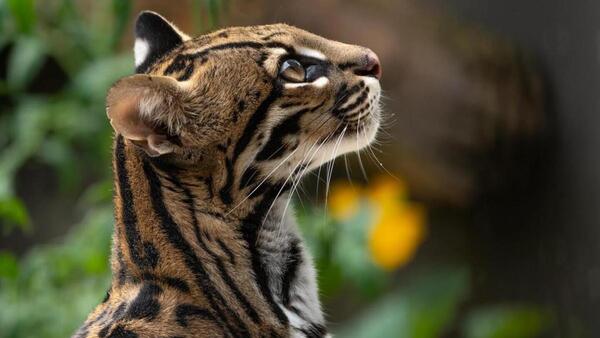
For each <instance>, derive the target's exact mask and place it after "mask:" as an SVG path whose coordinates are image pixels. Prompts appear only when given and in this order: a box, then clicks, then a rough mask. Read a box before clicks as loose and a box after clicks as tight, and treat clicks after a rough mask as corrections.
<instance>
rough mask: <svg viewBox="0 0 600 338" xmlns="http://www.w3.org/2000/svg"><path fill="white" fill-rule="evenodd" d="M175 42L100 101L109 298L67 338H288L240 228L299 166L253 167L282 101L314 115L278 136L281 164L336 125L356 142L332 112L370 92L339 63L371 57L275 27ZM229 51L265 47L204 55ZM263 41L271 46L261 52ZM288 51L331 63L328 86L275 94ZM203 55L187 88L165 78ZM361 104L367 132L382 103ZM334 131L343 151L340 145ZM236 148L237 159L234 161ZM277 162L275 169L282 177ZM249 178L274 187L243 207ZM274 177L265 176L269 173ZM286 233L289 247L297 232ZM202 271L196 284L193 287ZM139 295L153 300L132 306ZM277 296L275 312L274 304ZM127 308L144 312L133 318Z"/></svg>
mask: <svg viewBox="0 0 600 338" xmlns="http://www.w3.org/2000/svg"><path fill="white" fill-rule="evenodd" d="M269 36H271V37H269ZM184 40H185V41H184V42H183V44H181V45H180V46H179V47H177V48H175V49H174V50H172V51H171V52H169V53H168V54H166V55H164V56H163V57H162V58H161V59H160V60H158V62H156V63H154V64H153V65H152V66H151V68H150V69H149V70H148V71H147V72H146V74H139V75H133V76H130V77H127V78H125V79H122V80H120V81H119V82H117V83H116V84H115V85H114V86H113V88H112V89H111V90H110V92H109V94H108V99H107V113H108V115H109V118H110V119H111V123H112V125H113V127H114V128H115V130H116V131H117V136H116V145H115V160H114V168H115V172H114V175H115V201H114V202H115V215H116V223H115V232H114V236H113V254H112V262H111V264H112V270H113V282H112V286H111V288H110V291H109V293H108V299H107V300H106V301H105V302H104V303H102V304H100V305H99V306H98V307H97V308H96V309H95V310H94V311H93V312H92V313H91V314H90V316H89V317H88V319H87V321H86V323H85V324H84V326H83V327H82V328H81V329H80V330H79V331H78V333H76V337H112V338H117V337H229V336H231V337H236V336H244V337H263V336H266V337H288V336H291V334H292V331H291V328H290V323H289V322H288V320H284V321H282V320H281V319H280V318H278V317H277V313H276V312H277V311H275V310H274V308H273V304H271V303H270V301H269V297H271V295H265V290H264V287H261V285H260V282H259V279H260V276H257V270H256V267H255V264H256V262H255V261H253V259H254V258H256V257H253V256H252V255H256V252H255V251H256V249H253V246H254V245H255V243H254V242H252V241H251V242H248V237H247V235H248V233H247V230H246V229H248V227H250V229H257V230H256V231H262V230H261V225H260V224H258V223H260V221H257V220H256V219H254V218H252V217H253V216H252V215H254V214H256V213H257V212H258V213H259V214H260V213H261V212H262V213H264V212H265V211H266V210H257V208H259V209H260V208H262V209H265V207H264V206H262V207H260V205H261V203H262V204H264V203H265V200H267V197H265V196H270V197H268V198H271V199H273V203H275V202H276V199H277V198H278V197H279V194H277V195H276V196H275V193H276V189H277V187H279V186H282V187H283V186H285V185H286V184H285V183H286V181H287V180H286V181H284V179H285V178H286V177H288V176H289V175H290V174H292V173H293V169H294V167H296V165H297V164H301V161H300V159H301V157H298V158H297V157H292V158H291V159H290V160H289V161H287V162H285V161H284V162H281V158H279V159H278V160H277V161H274V160H273V161H271V160H269V159H268V158H267V159H263V160H262V161H258V160H256V159H255V157H256V156H257V154H259V153H260V151H261V148H263V147H265V143H267V142H269V141H270V139H269V137H271V138H273V137H274V136H273V134H274V133H275V131H274V128H276V127H277V126H278V125H281V123H282V121H286V119H289V118H290V117H291V116H292V115H293V113H295V112H291V111H290V109H285V108H283V107H284V106H285V104H286V103H295V104H298V105H299V106H301V107H305V108H306V110H309V108H310V109H312V110H311V111H308V112H307V113H306V116H301V117H300V118H298V122H297V124H298V128H299V132H298V133H297V134H293V135H285V137H283V138H282V140H281V146H282V147H284V148H285V149H286V151H287V153H289V154H292V153H293V151H294V150H293V149H298V151H297V153H298V154H305V155H310V152H311V151H312V150H313V149H315V148H316V147H315V146H317V145H319V144H320V143H319V142H321V143H323V142H324V141H325V140H326V138H327V137H328V136H332V135H333V132H334V131H340V125H342V126H346V129H344V132H346V130H351V129H352V128H354V129H355V130H356V133H357V135H358V133H359V132H360V131H361V129H360V128H361V125H360V122H359V123H358V126H356V125H353V122H350V121H344V120H343V117H342V118H335V117H334V116H333V115H332V114H331V112H332V110H333V109H334V108H336V106H335V104H336V102H335V101H336V98H335V96H336V93H337V92H338V91H340V90H341V89H340V88H343V87H342V86H347V87H348V88H351V87H352V86H356V88H357V91H358V90H359V89H360V90H362V91H364V92H365V93H368V92H369V91H368V88H367V89H365V88H366V87H365V85H364V82H361V81H362V80H361V78H360V77H357V76H356V75H355V74H353V73H352V68H351V67H349V69H341V68H335V67H336V65H340V67H341V65H343V64H357V65H359V66H360V65H361V63H362V62H363V61H364V59H365V53H366V51H367V49H365V48H363V47H358V46H353V45H347V44H342V43H339V42H335V41H330V40H326V39H324V38H322V37H319V36H317V35H314V34H311V33H308V32H305V31H303V30H300V29H298V28H295V27H291V26H288V25H284V24H277V25H268V26H255V27H234V28H228V29H224V30H220V31H217V32H214V33H212V34H208V35H204V36H200V37H198V38H194V39H189V40H188V39H187V38H185V39H184ZM235 43H247V44H251V45H252V46H254V45H260V46H263V47H248V48H231V49H224V50H214V51H210V50H211V48H214V47H216V46H222V45H224V44H235ZM269 44H272V45H273V46H274V47H266V46H267V45H269ZM279 45H282V46H287V47H288V50H286V49H285V48H280V47H277V46H279ZM294 48H310V49H313V50H315V51H318V52H320V53H322V54H323V55H324V56H326V58H327V61H328V62H330V63H331V65H332V66H331V67H333V68H332V69H333V70H332V71H331V72H330V73H329V75H328V83H327V85H326V86H324V87H323V88H317V87H315V86H311V85H307V86H298V87H289V88H288V87H285V86H283V87H281V88H280V89H278V90H279V92H277V96H276V97H275V96H274V95H273V93H275V88H274V86H275V84H276V83H278V82H277V81H278V80H277V76H278V68H279V64H280V63H279V59H280V57H281V56H282V55H285V54H287V53H289V52H290V49H294ZM207 50H209V51H210V52H208V54H207V55H205V56H202V57H197V58H193V59H186V60H187V61H185V62H192V63H193V72H192V73H191V74H188V75H189V76H188V77H187V78H186V79H185V80H183V81H178V80H176V79H178V78H181V77H182V76H183V75H185V73H186V71H188V68H189V67H179V69H177V70H176V71H172V72H169V68H170V67H171V68H173V65H174V64H176V62H177V60H178V57H179V58H181V57H182V56H185V55H193V54H195V53H197V54H202V53H204V52H205V51H207ZM184 59H185V58H183V59H182V60H184ZM190 60H191V61H190ZM185 62H184V63H185ZM360 83H362V84H360ZM359 84H360V86H359ZM376 98H377V99H378V96H377V97H376ZM268 100H271V101H270V102H269V101H268ZM356 100H358V98H357V99H356ZM371 101H375V97H373V98H372V99H371ZM265 102H266V103H268V107H267V108H268V111H265V114H267V115H266V117H264V118H263V119H262V120H260V124H258V125H257V126H256V128H255V129H252V130H250V131H251V132H252V134H251V135H250V136H251V137H250V139H248V144H247V145H245V146H244V142H243V137H244V133H248V130H249V129H248V128H249V125H251V124H252V123H253V122H252V121H253V119H256V116H255V115H257V114H258V112H259V111H260V109H261V106H263V105H266V103H265ZM350 103H351V102H350V101H349V102H348V103H347V105H350ZM370 103H371V105H369V106H364V105H366V102H364V105H363V106H364V107H366V108H369V109H367V110H366V113H365V114H364V115H365V117H364V118H362V122H363V123H364V125H363V128H364V130H365V134H366V133H367V130H368V131H369V132H373V129H375V130H376V128H377V125H378V115H377V114H378V110H375V108H372V106H375V105H376V104H377V103H376V102H370ZM361 104H362V102H361ZM338 108H339V107H338ZM265 109H266V108H265ZM363 110H364V109H363ZM340 119H341V120H340ZM359 120H361V115H360V114H359ZM343 122H345V124H344V123H343ZM261 135H262V136H261ZM340 135H341V136H340V137H339V139H340V142H341V139H342V137H343V136H344V135H343V134H340ZM335 136H336V137H337V134H336V135H335ZM328 142H330V141H328ZM352 142H354V141H353V140H352ZM294 143H296V144H295V145H294ZM323 144H325V143H323ZM242 146H244V147H243V151H241V152H239V153H236V152H237V151H238V148H242ZM311 146H312V147H311ZM345 151H349V150H345ZM287 153H286V154H287ZM148 155H150V156H148ZM159 155H162V156H159ZM313 155H314V154H313ZM152 156H155V157H152ZM156 156H158V157H156ZM320 156H321V155H320ZM323 156H325V155H322V156H321V157H323ZM306 159H308V156H304V160H306ZM304 160H303V161H304ZM321 162H322V161H321ZM278 163H281V164H282V165H281V166H280V168H279V169H277V167H276V164H278ZM320 164H321V163H316V162H314V161H313V162H311V163H308V162H307V163H306V166H307V167H308V168H309V169H310V168H313V167H316V166H318V165H320ZM251 169H253V170H255V171H256V172H257V177H258V178H264V180H266V179H267V178H269V181H268V184H270V186H269V187H270V188H269V189H271V190H266V192H262V194H263V195H256V196H250V197H249V194H250V193H251V192H252V191H253V190H256V189H257V187H259V186H260V185H259V184H258V182H256V181H255V182H254V185H249V186H246V187H243V186H242V184H241V179H242V177H243V176H244V174H245V173H246V171H248V170H251ZM275 169H277V170H275ZM269 172H271V173H272V175H270V176H269V175H267V173H269ZM154 178H155V179H156V180H154ZM255 180H256V179H255ZM268 201H269V202H270V200H268ZM157 203H158V204H159V205H158V207H157ZM163 207H164V209H163ZM128 213H129V214H131V213H133V214H134V217H133V216H131V217H133V218H131V217H130V216H127V215H128ZM127 217H129V218H127ZM165 217H166V218H167V219H170V221H168V222H167V221H165ZM264 217H266V216H263V217H262V218H261V219H264ZM282 220H283V217H282ZM263 224H264V221H263ZM173 233H176V234H175V235H173ZM254 235H256V234H254ZM259 235H260V234H259ZM290 236H292V237H290V238H292V240H293V241H297V240H296V239H294V238H295V237H294V236H295V235H294V233H291V234H290ZM250 238H251V239H252V238H254V237H250ZM254 240H255V239H254ZM295 243H297V242H295ZM182 247H185V248H187V249H189V250H182V249H181V248H182ZM136 259H137V260H136ZM253 264H254V265H253ZM200 265H201V266H202V267H201V269H203V271H204V273H205V275H202V276H200V277H201V278H198V277H199V276H198V273H197V268H198V266H200ZM259 272H260V271H259ZM207 276H208V277H207ZM174 280H175V282H174ZM203 283H209V284H210V287H209V288H208V289H207V288H206V287H205V286H204V284H203ZM174 284H177V285H175V286H174ZM232 284H233V286H232ZM269 285H270V284H269ZM142 290H145V291H142ZM148 290H154V291H148ZM144 292H146V293H147V294H146V295H147V296H148V297H145V298H144V297H142V296H140V295H141V294H142V293H144ZM240 295H241V296H240ZM273 297H274V299H275V300H274V301H276V302H278V304H279V302H281V299H280V298H281V297H282V296H281V295H280V296H277V295H275V296H273ZM241 299H243V301H242V300H241ZM136 302H139V303H140V304H142V305H143V306H141V307H140V308H136V307H135V304H136ZM244 302H247V304H244ZM187 305H189V306H192V307H193V310H191V312H190V313H189V314H188V315H186V316H181V315H180V314H181V312H182V311H184V310H186V309H187V310H189V309H190V307H186V306H187ZM277 306H281V305H277ZM248 307H250V309H249V308H248ZM119 309H120V310H119ZM153 310H156V311H155V312H152V311H153ZM119 311H120V312H119ZM204 311H205V312H204ZM140 313H141V314H142V315H141V316H140ZM252 313H255V315H253V314H252ZM253 316H256V317H258V320H257V319H256V318H252V317H253ZM209 317H210V318H209ZM181 318H183V319H184V322H185V323H182V321H181ZM315 324H318V325H323V323H315ZM242 326H243V327H244V328H242ZM231 327H233V330H230V328H231ZM319 330H321V329H319ZM298 332H300V331H298ZM321 334H324V333H320V334H318V335H314V336H315V337H317V336H321Z"/></svg>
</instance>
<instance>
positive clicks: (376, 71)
mask: <svg viewBox="0 0 600 338" xmlns="http://www.w3.org/2000/svg"><path fill="white" fill-rule="evenodd" d="M354 73H355V74H356V75H360V76H372V77H374V78H376V79H378V80H379V79H381V63H380V62H379V57H377V54H375V53H374V52H373V51H372V50H370V49H368V50H367V53H366V54H365V56H364V62H363V63H362V64H361V65H360V66H358V67H357V68H356V69H355V70H354Z"/></svg>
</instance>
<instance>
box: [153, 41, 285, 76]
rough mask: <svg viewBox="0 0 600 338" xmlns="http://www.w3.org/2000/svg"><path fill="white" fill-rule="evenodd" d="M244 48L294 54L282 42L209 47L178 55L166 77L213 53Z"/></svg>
mask: <svg viewBox="0 0 600 338" xmlns="http://www.w3.org/2000/svg"><path fill="white" fill-rule="evenodd" d="M243 48H249V49H255V50H260V49H263V48H283V49H285V51H286V52H287V53H288V54H291V53H294V48H293V47H291V46H288V45H286V44H284V43H280V42H267V43H260V42H255V41H238V42H230V43H224V44H221V45H215V46H212V47H207V48H206V49H204V50H202V51H199V52H195V53H192V54H179V55H177V56H176V57H175V58H174V60H173V62H171V64H170V65H169V66H168V67H167V69H165V72H164V75H169V74H172V73H174V72H176V71H181V70H183V69H184V68H185V67H186V65H187V64H189V63H190V62H191V63H193V62H194V60H196V59H198V58H201V59H203V60H205V59H206V57H207V56H208V54H210V53H211V52H216V51H223V50H228V49H243Z"/></svg>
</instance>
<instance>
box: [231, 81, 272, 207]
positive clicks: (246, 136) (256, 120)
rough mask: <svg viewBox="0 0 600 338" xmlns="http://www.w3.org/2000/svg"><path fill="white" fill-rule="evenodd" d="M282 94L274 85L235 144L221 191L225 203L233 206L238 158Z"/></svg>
mask: <svg viewBox="0 0 600 338" xmlns="http://www.w3.org/2000/svg"><path fill="white" fill-rule="evenodd" d="M280 93H281V90H280V88H279V87H278V86H277V85H276V84H273V89H271V92H270V93H269V95H268V96H267V97H266V98H265V99H264V100H263V101H262V102H261V104H260V105H259V106H258V108H257V109H256V111H255V112H254V114H252V116H251V117H250V120H249V121H248V123H247V124H246V127H245V128H244V131H243V133H242V136H241V137H240V138H239V139H238V141H237V143H236V144H235V148H234V152H233V159H231V160H229V159H228V161H229V164H227V163H226V164H227V165H228V167H227V180H226V181H225V185H224V186H223V187H222V188H221V190H220V191H219V193H220V196H221V200H222V201H223V203H225V204H231V203H232V201H233V199H232V198H231V190H232V187H233V182H234V180H235V177H234V175H233V167H234V165H235V162H236V160H237V158H238V157H239V156H240V155H241V154H242V152H244V150H246V148H247V147H248V144H250V141H251V140H252V138H253V137H254V134H255V133H256V131H257V130H258V127H259V125H260V124H261V123H262V122H263V121H264V120H265V118H266V117H267V112H268V111H269V107H271V105H272V104H273V102H275V100H277V98H278V97H279V96H280Z"/></svg>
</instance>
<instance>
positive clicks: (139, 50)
mask: <svg viewBox="0 0 600 338" xmlns="http://www.w3.org/2000/svg"><path fill="white" fill-rule="evenodd" d="M149 51H150V45H148V41H146V40H144V39H135V44H134V45H133V55H134V57H135V66H136V67H138V66H139V65H141V64H142V63H144V61H146V58H147V57H148V52H149Z"/></svg>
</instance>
